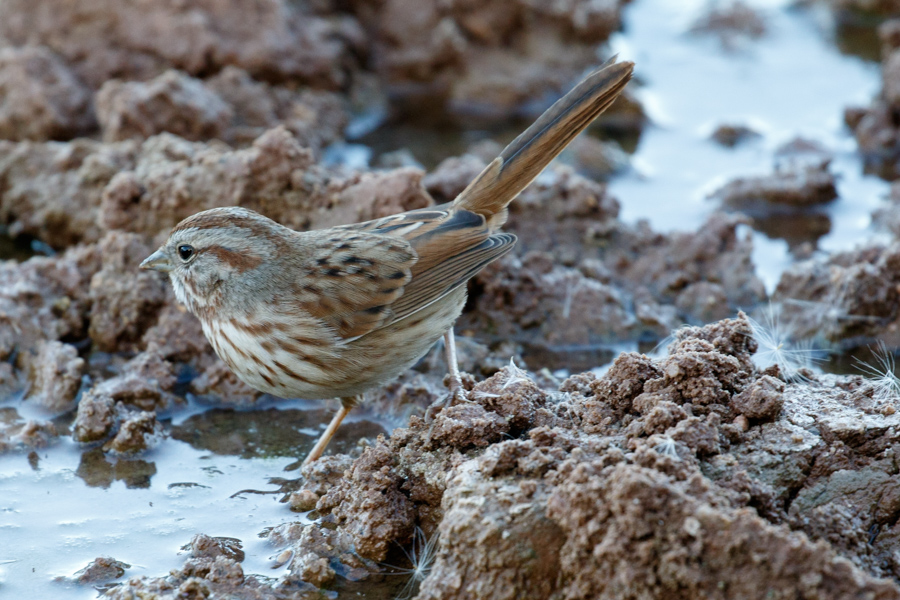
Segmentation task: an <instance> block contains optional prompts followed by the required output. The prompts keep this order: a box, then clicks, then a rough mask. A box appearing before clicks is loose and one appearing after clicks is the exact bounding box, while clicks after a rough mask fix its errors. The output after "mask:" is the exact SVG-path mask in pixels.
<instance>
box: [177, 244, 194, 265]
mask: <svg viewBox="0 0 900 600" xmlns="http://www.w3.org/2000/svg"><path fill="white" fill-rule="evenodd" d="M193 255H194V247H193V246H188V245H187V244H182V245H181V246H178V256H180V257H181V260H183V261H184V262H187V261H189V260H191V257H192V256H193Z"/></svg>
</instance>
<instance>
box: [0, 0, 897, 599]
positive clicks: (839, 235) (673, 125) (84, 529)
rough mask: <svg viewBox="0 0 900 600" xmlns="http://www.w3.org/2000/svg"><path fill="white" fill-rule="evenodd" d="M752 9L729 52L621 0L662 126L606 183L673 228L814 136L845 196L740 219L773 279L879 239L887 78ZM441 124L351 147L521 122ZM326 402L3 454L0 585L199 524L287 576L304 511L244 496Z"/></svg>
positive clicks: (300, 438) (9, 250) (855, 26)
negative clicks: (867, 141)
mask: <svg viewBox="0 0 900 600" xmlns="http://www.w3.org/2000/svg"><path fill="white" fill-rule="evenodd" d="M749 4H751V5H753V6H754V7H756V8H757V9H758V10H759V11H760V14H761V16H762V18H763V21H764V23H765V32H764V33H763V34H762V36H761V37H759V38H755V39H747V40H743V41H742V42H741V43H740V44H738V45H737V47H733V48H729V49H724V48H723V47H722V44H721V41H720V40H719V39H718V38H717V37H716V36H712V35H701V34H696V33H690V31H691V28H692V26H693V25H694V23H696V22H697V20H698V18H699V17H700V16H701V15H702V14H703V13H704V11H705V10H706V9H707V8H708V6H709V3H708V2H706V0H692V1H687V2H677V3H676V2H670V1H668V0H636V1H635V2H632V3H631V4H629V5H628V6H627V7H626V8H625V13H624V14H625V20H624V28H623V31H622V32H620V33H617V34H616V35H615V36H614V38H613V41H612V48H613V50H614V51H616V52H618V53H619V54H620V56H622V57H624V58H628V59H633V60H635V61H636V62H637V65H638V67H637V69H638V71H637V74H638V78H639V80H640V83H641V86H640V87H636V93H637V95H638V97H639V98H640V100H641V101H642V102H643V103H644V106H645V109H646V111H647V114H648V116H649V118H650V122H651V123H650V124H649V125H648V126H647V127H646V128H645V130H644V132H643V134H642V135H641V137H640V139H639V140H638V141H637V143H636V147H632V146H635V144H630V145H627V146H628V148H627V149H628V150H629V151H631V152H632V154H631V167H632V168H631V169H630V171H628V172H627V173H626V174H624V175H621V176H618V177H616V178H614V179H613V180H612V181H611V183H610V187H611V192H612V194H613V195H615V196H616V197H617V198H618V199H619V200H620V202H621V204H622V218H624V219H625V220H627V221H636V220H638V219H647V220H649V221H650V223H651V224H652V226H653V227H654V228H656V229H658V230H663V231H670V230H675V229H680V230H693V229H696V228H697V227H698V226H699V224H700V223H702V222H703V220H704V219H705V218H706V217H707V216H708V215H709V214H710V213H711V212H713V211H714V210H715V208H716V205H715V203H714V202H713V201H711V200H708V199H707V196H708V194H709V193H710V192H711V191H713V190H714V189H716V188H717V187H719V186H720V185H722V184H724V183H725V182H727V181H729V180H730V179H732V178H734V177H737V176H747V175H757V174H768V173H770V172H771V171H772V168H773V154H774V152H775V150H776V149H777V148H778V147H779V146H781V145H782V144H784V143H785V142H787V141H789V140H791V139H793V138H795V137H797V136H803V137H806V138H809V139H812V140H815V141H817V142H819V143H820V144H822V145H824V146H825V147H826V148H827V149H828V150H829V151H830V152H831V153H833V155H834V159H833V161H832V165H831V169H832V172H834V173H835V174H836V175H837V177H838V184H837V185H838V193H839V197H838V199H837V200H836V201H834V202H833V203H831V204H829V205H827V206H825V207H823V208H822V209H821V210H819V211H817V212H816V213H815V215H814V216H813V217H811V219H812V220H811V221H810V218H800V217H792V219H794V220H787V221H785V220H780V219H778V218H774V219H768V220H767V219H766V218H758V219H757V223H758V225H757V227H758V230H753V229H751V228H749V227H745V228H743V230H742V231H743V232H744V233H745V234H746V235H752V236H753V238H754V244H755V255H754V258H755V260H756V264H757V268H758V272H759V274H760V276H761V277H762V278H763V280H764V281H765V283H766V285H767V287H768V288H769V289H770V290H771V289H772V288H773V287H774V285H775V283H776V282H777V279H778V276H779V275H780V273H781V272H782V271H783V269H784V268H786V267H787V266H788V265H789V264H790V263H791V261H792V258H791V255H790V247H791V246H792V245H796V244H798V243H801V242H802V241H809V240H812V241H814V243H815V244H816V246H817V247H818V248H819V249H822V250H827V251H835V250H840V249H845V248H849V247H851V246H853V245H854V244H856V243H858V242H860V241H862V240H864V239H869V238H871V237H872V235H873V233H872V231H871V230H870V224H869V215H870V214H871V212H872V210H874V209H875V208H876V207H878V206H879V204H880V203H881V202H882V197H883V196H884V195H885V194H886V192H887V184H886V183H884V182H883V181H881V180H880V179H877V178H875V177H873V176H869V175H865V174H863V169H862V163H861V160H860V159H859V157H858V156H856V155H855V142H854V141H853V139H852V137H851V136H850V134H849V132H848V131H847V130H846V128H845V127H844V126H843V120H842V115H843V110H844V108H845V107H847V106H851V105H866V104H868V102H869V99H870V97H871V96H872V95H874V94H875V93H876V92H877V91H878V88H879V85H880V83H879V71H878V69H879V67H878V65H877V64H876V63H874V62H872V61H873V58H874V57H876V56H877V53H876V50H874V49H873V48H875V49H877V44H874V43H873V41H872V36H873V35H874V26H873V24H872V23H870V22H850V21H842V22H841V23H834V22H832V21H831V19H830V17H829V16H828V13H825V12H823V11H821V10H820V9H818V8H816V7H809V8H794V7H792V3H791V2H786V1H774V0H764V1H760V2H754V3H749ZM721 124H737V125H746V126H747V127H749V128H751V129H753V130H754V131H756V132H757V133H759V134H760V135H759V137H758V138H756V139H753V140H750V141H747V142H745V143H741V144H738V145H736V146H735V147H734V148H725V147H723V146H720V145H718V144H716V143H715V142H713V141H711V140H710V139H709V136H710V134H711V133H712V131H713V130H714V129H715V128H716V127H717V126H718V125H721ZM433 125H434V124H433V123H432V122H429V121H428V118H426V117H422V118H421V119H419V120H416V119H411V120H409V121H407V122H404V123H399V124H398V123H390V122H389V123H388V125H386V126H384V127H381V128H378V129H375V130H374V131H371V132H369V133H365V134H361V135H360V136H359V137H358V138H357V139H355V140H353V141H354V143H355V144H359V145H362V146H367V147H368V150H366V149H363V150H365V152H363V158H362V159H361V160H368V157H369V156H373V157H376V159H377V157H379V156H382V155H384V154H386V153H389V152H392V151H395V150H398V149H401V148H407V149H409V150H410V151H411V153H412V155H413V156H414V158H415V160H417V161H418V162H420V163H421V164H423V165H425V166H426V167H432V166H434V165H436V164H437V163H438V162H440V161H441V160H442V159H443V158H446V157H448V156H454V155H458V154H459V153H460V152H462V151H463V150H464V149H465V148H466V147H467V146H468V145H470V144H471V143H472V142H475V141H478V140H481V139H485V138H492V139H496V140H497V141H499V142H501V143H505V142H507V141H509V140H510V139H512V137H513V136H515V135H516V134H517V133H518V132H519V131H520V130H521V126H522V125H523V123H513V124H510V123H506V124H503V125H500V126H497V127H488V126H485V125H478V126H473V127H472V128H460V127H457V126H451V125H441V126H440V127H438V128H435V127H434V126H433ZM796 219H799V221H798V220H796ZM37 251H39V250H35V249H33V248H31V247H30V246H28V245H26V247H22V245H21V242H20V241H12V240H9V238H8V237H4V235H3V233H2V232H0V259H6V258H15V259H17V260H21V259H23V258H27V256H29V255H32V254H34V253H35V252H37ZM653 345H655V344H651V345H650V346H647V347H644V346H639V349H640V350H641V351H649V350H651V349H652V346H653ZM629 349H633V348H629ZM619 350H621V348H617V347H597V348H594V347H591V348H557V349H552V350H546V349H545V350H544V351H543V353H539V352H537V351H532V352H530V353H528V360H529V363H530V366H531V367H532V368H534V367H536V366H539V365H543V366H548V367H549V368H550V369H551V370H553V371H565V370H570V371H580V370H585V369H589V368H591V367H597V366H599V365H602V364H603V363H608V362H609V360H611V359H612V357H613V356H614V355H615V353H617V352H618V351H619ZM848 361H849V362H848ZM851 363H852V361H850V359H843V358H842V359H840V360H836V361H835V366H834V369H837V370H843V369H848V370H849V369H851V367H852V364H851ZM321 406H322V405H321V404H320V405H313V404H301V403H284V404H278V405H273V404H268V405H264V406H262V407H259V408H257V409H256V410H252V411H251V410H243V411H237V410H227V409H210V408H204V407H197V406H191V407H189V408H188V409H183V410H182V411H181V412H178V413H176V414H174V415H172V421H171V422H170V423H168V424H167V426H168V427H169V429H170V432H171V436H170V437H169V438H168V439H166V440H165V441H163V442H162V443H161V444H160V445H159V446H158V447H157V448H156V449H155V450H153V451H152V452H149V453H146V454H144V455H141V456H140V457H137V458H133V459H124V458H123V459H118V460H116V459H112V458H109V457H107V456H104V455H103V454H102V453H101V452H99V451H97V450H84V449H82V448H79V447H78V446H77V445H75V444H73V443H71V442H70V441H69V438H66V437H63V438H60V439H59V440H57V441H56V442H55V443H54V445H53V446H51V447H50V448H47V449H44V450H40V451H38V452H36V453H32V454H31V455H26V454H24V453H17V454H5V455H0V539H2V540H3V544H2V545H0V546H2V547H0V596H3V597H10V598H51V597H52V598H60V599H67V598H73V599H74V598H93V597H95V596H96V595H97V593H96V591H95V590H94V589H92V588H90V587H88V588H78V587H69V586H66V585H65V584H61V583H56V582H54V578H56V577H60V576H71V575H72V574H73V573H75V572H76V571H77V570H79V569H81V568H83V567H84V566H86V565H87V564H88V563H89V562H90V561H92V560H93V559H94V558H97V557H98V556H111V557H114V558H115V559H117V560H120V561H124V562H126V563H129V564H131V565H132V567H131V568H130V569H128V571H127V573H126V576H135V575H153V576H156V575H160V574H163V573H166V572H167V571H169V570H170V569H174V568H177V567H179V566H180V565H181V564H182V563H183V560H184V555H183V553H181V554H180V552H181V550H180V548H181V547H182V546H183V545H185V544H186V543H188V542H189V541H190V539H191V537H192V536H193V535H194V534H196V533H200V532H202V533H206V534H208V535H211V536H227V537H231V538H237V539H240V540H241V541H242V544H243V550H244V552H245V553H246V559H245V561H244V563H243V566H244V570H245V572H246V573H248V574H251V573H256V574H260V575H263V576H267V577H278V576H279V575H280V574H281V572H282V571H281V570H279V569H272V568H271V565H272V564H273V562H272V561H271V560H270V557H271V556H272V555H273V554H274V552H275V551H274V549H273V548H271V547H269V546H268V545H267V544H266V543H265V541H264V540H262V539H260V537H259V535H260V533H261V532H263V530H264V529H266V528H269V527H273V526H276V525H278V524H280V523H284V522H288V521H293V520H296V519H297V518H298V515H296V514H294V513H291V512H289V511H288V509H287V508H286V505H284V504H282V503H280V502H279V499H280V495H279V494H252V493H244V494H238V495H236V496H235V495H234V494H235V492H238V491H240V490H246V489H255V490H271V489H274V488H273V487H272V486H269V485H268V479H269V478H290V477H291V475H290V472H287V473H286V471H285V470H286V469H288V468H291V467H293V466H295V465H296V460H297V459H298V458H300V457H302V456H304V454H305V453H306V451H307V450H308V448H309V447H310V446H311V444H312V441H313V438H314V436H315V435H316V433H317V432H318V431H319V430H320V429H321V427H322V424H323V423H324V422H325V421H327V419H328V418H329V417H330V411H329V410H324V409H322V408H321ZM317 407H318V408H317ZM0 410H3V409H0ZM7 416H10V415H7ZM10 418H13V417H12V416H10ZM356 419H357V420H351V422H350V423H349V424H347V425H345V426H343V427H342V428H341V430H340V433H339V438H338V439H337V441H336V442H335V444H334V449H335V450H337V451H341V450H347V449H349V448H351V447H352V445H354V444H356V443H357V440H358V439H359V438H361V437H369V438H372V437H374V436H376V435H377V434H378V433H381V432H383V431H384V429H385V427H386V426H385V425H380V424H377V423H373V422H370V421H366V420H363V419H362V418H360V417H359V416H357V417H356ZM385 579H386V581H385V583H384V587H383V588H381V587H379V588H378V591H373V588H372V587H371V584H367V585H362V584H356V587H354V588H353V589H347V590H346V591H347V592H348V595H351V594H356V593H359V594H360V595H365V596H368V597H390V596H391V595H392V594H393V593H394V592H395V591H396V588H397V583H395V582H392V581H387V580H388V579H390V578H385ZM402 583H405V582H401V583H400V585H402Z"/></svg>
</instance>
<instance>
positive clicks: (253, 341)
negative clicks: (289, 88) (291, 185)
mask: <svg viewBox="0 0 900 600" xmlns="http://www.w3.org/2000/svg"><path fill="white" fill-rule="evenodd" d="M633 66H634V65H633V63H630V62H620V63H616V62H615V60H614V59H613V60H611V61H609V62H608V63H606V64H605V65H604V66H603V67H601V68H599V69H597V70H596V71H594V72H593V73H591V74H590V75H589V76H588V77H587V78H585V79H584V80H583V81H582V82H581V83H579V84H578V85H577V86H576V87H575V88H574V89H573V90H572V91H570V92H569V93H568V94H566V95H565V96H564V97H563V98H561V99H560V100H559V101H557V102H556V103H555V104H554V105H553V106H551V107H550V108H549V109H547V111H546V112H545V113H544V114H543V115H541V116H540V118H538V120H537V121H535V123H534V124H533V125H532V126H531V127H529V128H528V129H527V130H526V131H525V132H524V133H522V135H520V136H519V137H517V138H516V139H515V140H513V142H512V143H510V144H509V146H507V147H506V148H505V149H504V150H503V152H501V153H500V156H498V157H497V158H496V159H494V161H493V162H491V163H490V164H489V165H488V166H487V167H486V168H485V169H484V171H482V172H481V174H479V175H478V177H476V178H475V180H474V181H472V183H470V184H469V186H468V187H467V188H466V189H465V190H463V191H462V193H461V194H460V195H459V196H458V197H457V198H456V199H455V200H454V201H453V202H451V203H449V204H444V205H441V206H435V207H432V208H425V209H420V210H413V211H410V212H405V213H400V214H396V215H392V216H390V217H385V218H383V219H378V220H375V221H369V222H366V223H357V224H354V225H344V226H340V227H333V228H331V229H323V230H318V231H305V232H297V231H293V230H291V229H288V228H286V227H283V226H281V225H279V224H278V223H275V222H274V221H272V220H270V219H268V218H266V217H264V216H262V215H260V214H258V213H255V212H253V211H251V210H247V209H244V208H237V207H234V208H215V209H212V210H207V211H203V212H201V213H197V214H196V215H193V216H192V217H188V218H187V219H185V220H184V221H182V222H181V223H179V224H178V225H177V226H176V227H175V229H174V230H173V231H172V233H171V234H170V235H169V239H168V241H166V243H165V245H163V246H162V247H161V248H160V249H159V250H157V251H156V252H154V253H153V254H152V255H150V256H149V257H148V258H147V259H146V260H145V261H144V262H143V263H141V268H144V269H155V270H157V271H162V272H164V273H168V274H169V277H170V279H171V280H172V285H173V286H174V288H175V295H176V297H177V298H178V301H179V302H181V303H182V304H184V305H185V306H186V307H187V308H188V310H190V311H191V312H192V313H193V314H194V315H196V316H197V317H198V318H199V319H200V322H201V324H202V326H203V333H204V334H206V337H207V339H209V341H210V343H211V344H212V346H213V348H214V349H215V351H216V354H218V355H219V357H220V358H221V359H222V360H224V361H225V362H226V363H228V366H229V367H231V368H232V369H233V370H234V372H235V374H236V375H237V376H238V377H239V378H240V379H241V380H243V381H244V382H245V383H247V384H248V385H250V386H252V387H254V388H256V389H258V390H261V391H263V392H266V393H269V394H273V395H275V396H280V397H284V398H306V399H326V398H335V397H339V398H340V399H341V405H342V406H341V409H340V410H339V411H338V413H337V414H336V415H335V417H334V419H332V421H331V423H330V424H329V426H328V428H327V429H326V430H325V432H324V433H323V434H322V437H321V438H320V439H319V441H318V443H317V444H316V446H315V447H314V448H313V450H312V451H311V452H310V454H309V456H308V457H307V458H306V461H305V463H309V462H311V461H314V460H316V459H317V458H318V457H319V456H321V454H322V452H323V451H324V450H325V446H326V445H327V444H328V441H329V440H330V439H331V437H332V436H333V435H334V433H335V431H336V430H337V428H338V426H339V425H340V423H341V421H342V420H343V419H344V417H346V416H347V414H348V413H349V412H350V410H351V409H352V408H353V407H354V406H355V405H356V404H357V403H358V402H359V400H360V398H361V395H362V394H363V393H364V392H365V391H366V390H368V389H370V388H373V387H376V386H379V385H382V384H384V383H387V382H389V381H391V380H392V379H394V378H395V377H397V375H399V374H400V373H401V372H403V371H404V370H406V369H408V368H409V367H411V366H412V365H413V364H414V363H415V362H416V361H417V360H419V359H420V358H421V357H422V356H424V355H425V353H426V352H428V350H429V349H430V348H431V347H432V346H433V345H434V343H435V342H436V341H437V340H438V339H440V338H441V336H444V340H445V351H446V356H447V363H448V367H449V370H450V389H451V394H450V395H449V396H448V400H447V401H448V402H449V401H452V399H453V398H454V397H457V396H461V395H462V394H463V391H462V382H461V380H460V376H459V370H458V368H457V365H456V348H455V344H454V339H453V323H454V322H455V321H456V319H457V317H459V315H460V313H461V312H462V309H463V306H464V305H465V303H466V282H467V281H468V280H469V279H470V278H471V277H473V276H474V275H475V274H476V273H478V272H479V271H480V270H481V269H482V268H484V266H485V265H487V264H488V263H490V262H492V261H494V260H496V259H498V258H500V257H501V256H503V255H504V254H506V253H507V252H509V251H510V250H511V249H512V247H513V244H515V241H516V237H515V236H514V235H512V234H510V233H504V232H501V231H499V229H500V227H501V226H502V225H503V223H504V222H505V221H506V216H507V209H506V207H507V205H508V204H509V203H510V202H512V200H513V199H514V198H515V197H516V196H517V195H518V194H519V192H521V191H522V190H523V189H524V188H525V187H526V186H527V185H528V184H529V183H531V182H532V181H533V180H534V178H535V177H537V176H538V174H540V172H541V171H542V170H543V169H544V167H546V166H547V163H549V162H550V161H551V160H552V159H553V158H554V157H555V156H556V155H557V154H559V153H560V152H561V151H562V150H563V148H565V147H566V146H567V145H568V144H569V142H571V141H572V139H573V138H574V137H575V136H576V135H578V133H579V132H581V131H582V130H583V129H584V128H585V127H587V126H588V125H589V124H590V123H591V122H592V121H593V120H594V119H595V118H596V117H597V115H599V114H600V113H601V112H603V111H604V110H605V109H606V108H607V107H609V105H610V104H612V102H613V100H615V99H616V97H617V96H618V95H619V93H620V92H621V91H622V89H623V88H624V87H625V84H626V83H628V80H629V79H631V72H632V68H633Z"/></svg>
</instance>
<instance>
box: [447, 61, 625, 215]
mask: <svg viewBox="0 0 900 600" xmlns="http://www.w3.org/2000/svg"><path fill="white" fill-rule="evenodd" d="M633 68H634V63H632V62H620V63H617V62H615V57H614V58H612V59H611V60H609V61H608V62H607V63H606V64H604V65H603V66H602V67H600V68H599V69H597V70H596V71H594V72H593V73H591V74H590V75H588V76H587V77H586V78H585V79H584V80H583V81H582V82H581V83H579V84H578V85H576V86H575V87H574V88H573V89H572V91H570V92H569V93H568V94H566V95H565V96H563V97H562V98H560V99H559V100H557V101H556V103H555V104H554V105H553V106H551V107H550V108H548V109H547V110H546V111H545V112H544V114H542V115H541V116H540V117H539V118H538V120H537V121H535V122H534V123H533V124H532V125H531V127H529V128H528V129H526V130H525V131H524V132H523V133H522V134H521V135H520V136H519V137H517V138H516V139H514V140H513V141H512V142H511V143H510V144H509V146H507V147H506V148H504V149H503V152H501V153H500V156H498V157H497V158H495V159H494V160H493V162H491V164H489V165H488V166H487V167H485V169H484V171H482V172H481V173H480V174H479V175H478V177H476V178H475V179H474V181H472V183H470V184H469V185H468V187H466V189H464V190H463V191H462V193H461V194H460V195H459V196H457V197H456V199H455V200H454V201H453V205H454V206H455V207H458V208H462V209H465V210H469V211H472V212H474V213H478V214H480V215H484V217H485V218H486V219H487V221H488V223H489V224H490V225H491V228H492V229H496V228H498V227H500V226H501V225H502V224H503V223H504V222H505V221H506V207H507V205H508V204H509V203H510V202H512V201H513V200H514V199H515V197H516V196H518V195H519V192H521V191H522V190H523V189H525V187H526V186H527V185H528V184H529V183H531V182H532V181H534V178H535V177H537V176H538V175H540V173H541V171H543V170H544V167H546V166H547V164H548V163H549V162H550V161H551V160H553V159H554V158H556V155H557V154H559V153H560V152H562V151H563V148H565V147H566V146H568V145H569V142H571V141H572V139H573V138H574V137H575V136H576V135H578V134H579V133H581V131H582V130H583V129H584V128H585V127H587V126H588V125H590V124H591V122H592V121H593V120H594V119H596V118H597V116H598V115H599V114H600V113H602V112H603V111H604V110H606V109H607V108H609V105H610V104H612V103H613V101H614V100H615V99H616V97H617V96H618V95H619V93H620V92H621V91H622V90H623V89H624V88H625V84H627V83H628V81H629V80H630V79H631V71H632V69H633Z"/></svg>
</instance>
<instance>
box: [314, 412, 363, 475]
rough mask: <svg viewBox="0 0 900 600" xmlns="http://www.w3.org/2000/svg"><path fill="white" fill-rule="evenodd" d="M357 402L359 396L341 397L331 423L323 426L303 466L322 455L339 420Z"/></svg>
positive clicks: (339, 422)
mask: <svg viewBox="0 0 900 600" xmlns="http://www.w3.org/2000/svg"><path fill="white" fill-rule="evenodd" d="M357 404H359V398H356V397H353V396H351V397H348V398H341V408H340V409H339V410H338V411H337V413H336V414H335V415H334V417H332V419H331V423H329V424H328V427H326V428H325V431H324V432H323V433H322V435H321V437H319V441H318V442H316V445H315V446H313V449H312V450H311V451H310V453H309V455H308V456H307V457H306V459H305V460H304V461H303V465H304V466H305V465H308V464H309V463H311V462H315V461H316V460H318V458H319V457H320V456H322V453H323V452H325V448H326V447H327V446H328V442H330V441H331V438H333V437H334V434H335V433H336V432H337V429H338V427H340V425H341V421H343V420H344V417H346V416H347V415H349V414H350V411H351V410H353V407H354V406H356V405H357Z"/></svg>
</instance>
